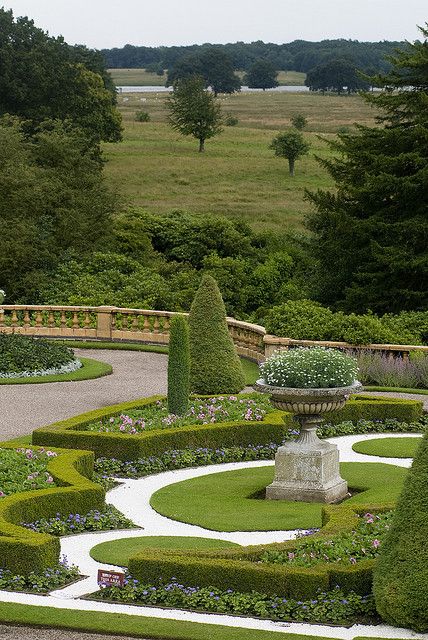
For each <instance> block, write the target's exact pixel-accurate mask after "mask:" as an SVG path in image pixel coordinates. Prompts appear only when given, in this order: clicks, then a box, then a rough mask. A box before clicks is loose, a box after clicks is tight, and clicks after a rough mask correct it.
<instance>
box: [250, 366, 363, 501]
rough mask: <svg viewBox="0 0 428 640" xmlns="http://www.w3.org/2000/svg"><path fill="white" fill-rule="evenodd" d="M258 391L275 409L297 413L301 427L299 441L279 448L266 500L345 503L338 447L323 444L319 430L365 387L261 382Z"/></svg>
mask: <svg viewBox="0 0 428 640" xmlns="http://www.w3.org/2000/svg"><path fill="white" fill-rule="evenodd" d="M254 388H255V389H256V391H260V392H262V393H267V394H269V395H270V397H271V402H272V404H273V406H274V407H276V408H277V409H280V410H282V411H288V412H290V413H293V414H294V420H296V421H297V422H298V423H299V424H300V435H299V437H298V439H297V440H296V441H292V442H286V443H285V444H284V445H283V446H281V447H279V448H278V451H277V453H276V456H275V477H274V481H273V483H272V484H271V485H269V486H268V487H266V498H267V499H270V500H291V501H301V502H323V503H332V502H339V501H340V500H343V498H345V497H346V495H347V493H348V485H347V483H346V481H345V480H344V479H343V478H341V476H340V471H339V451H338V449H337V446H336V445H334V444H330V443H328V442H326V441H325V440H320V439H319V438H318V436H317V434H316V430H317V428H318V426H319V425H320V423H321V421H322V420H323V418H322V416H323V414H325V413H328V412H329V411H335V410H337V409H341V408H342V407H343V406H344V405H345V403H346V401H347V400H348V398H349V396H350V395H351V394H353V393H358V392H359V391H360V390H361V388H362V387H361V384H360V383H359V382H358V381H356V380H354V381H353V382H352V383H351V384H349V385H348V386H342V387H326V388H312V387H307V388H298V387H286V386H284V387H281V386H274V385H271V384H267V383H266V382H265V380H264V379H263V378H261V379H260V380H257V382H256V383H255V385H254Z"/></svg>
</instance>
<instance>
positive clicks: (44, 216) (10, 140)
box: [0, 119, 116, 304]
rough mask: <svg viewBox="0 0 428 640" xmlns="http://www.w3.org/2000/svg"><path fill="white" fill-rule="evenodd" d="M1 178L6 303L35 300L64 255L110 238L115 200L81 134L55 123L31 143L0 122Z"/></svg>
mask: <svg viewBox="0 0 428 640" xmlns="http://www.w3.org/2000/svg"><path fill="white" fill-rule="evenodd" d="M0 184H1V189H0V209H1V211H2V217H1V220H0V273H1V284H2V285H3V288H5V289H6V288H7V293H8V302H9V303H10V304H13V303H14V302H17V301H21V302H31V303H35V302H37V301H38V299H39V298H40V290H41V289H42V288H43V286H44V285H46V284H47V282H48V281H49V279H50V275H51V274H52V272H53V270H54V269H55V268H56V267H57V265H58V264H59V262H60V261H61V260H63V259H64V257H65V256H67V255H75V256H77V257H79V258H81V257H82V256H84V255H85V254H87V253H89V252H90V251H93V250H94V249H96V248H99V247H100V246H102V245H103V244H104V242H106V241H107V239H108V238H109V237H110V229H111V214H112V211H113V209H114V207H115V202H116V199H115V197H114V196H113V195H112V194H111V193H110V192H109V191H107V189H106V187H105V185H104V181H103V177H102V167H101V163H100V157H99V155H98V154H97V153H96V152H94V149H93V147H91V146H90V145H88V141H87V139H86V138H85V136H84V134H83V133H82V132H79V131H77V130H76V129H73V128H69V127H68V126H67V125H62V124H61V123H59V122H47V123H44V126H43V127H40V129H39V130H38V132H37V134H36V135H35V136H33V138H31V139H30V141H29V140H28V139H26V138H25V137H24V135H23V133H22V131H21V127H20V125H19V124H18V123H17V122H16V121H13V120H10V119H8V120H3V121H0Z"/></svg>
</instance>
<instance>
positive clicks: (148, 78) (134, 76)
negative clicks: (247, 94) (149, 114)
mask: <svg viewBox="0 0 428 640" xmlns="http://www.w3.org/2000/svg"><path fill="white" fill-rule="evenodd" d="M109 72H110V74H111V76H112V78H113V80H114V83H115V84H116V85H118V86H123V85H124V86H128V87H138V86H140V87H147V86H152V87H153V86H158V87H164V86H165V82H166V73H165V74H164V75H163V76H158V75H157V74H156V73H148V72H147V71H146V70H145V69H109ZM238 75H239V76H240V77H241V78H242V76H243V75H244V73H243V72H238ZM305 77H306V74H305V73H300V72H299V71H279V73H278V78H277V80H278V82H279V84H285V85H298V86H301V85H303V84H305Z"/></svg>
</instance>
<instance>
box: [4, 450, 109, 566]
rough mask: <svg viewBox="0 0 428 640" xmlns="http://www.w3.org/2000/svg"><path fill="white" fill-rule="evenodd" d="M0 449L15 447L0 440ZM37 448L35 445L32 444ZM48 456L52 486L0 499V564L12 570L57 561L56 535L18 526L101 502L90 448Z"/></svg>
mask: <svg viewBox="0 0 428 640" xmlns="http://www.w3.org/2000/svg"><path fill="white" fill-rule="evenodd" d="M0 448H1V449H16V448H18V447H17V445H16V444H11V443H9V442H1V443H0ZM31 448H34V449H37V447H32V446H31ZM56 452H57V453H58V456H57V457H55V458H52V459H51V460H50V461H49V463H48V465H47V470H48V471H49V473H50V474H51V475H52V477H53V478H54V480H55V482H56V484H57V485H58V486H56V487H49V488H48V489H39V490H35V491H25V492H20V493H15V494H12V495H10V496H6V497H5V498H2V499H1V501H0V567H1V568H3V569H9V570H10V571H12V572H13V573H15V574H20V575H26V574H28V573H30V572H31V571H42V570H44V569H47V568H48V567H52V566H53V565H55V564H56V563H57V562H58V559H59V554H60V542H59V539H58V538H56V537H53V536H51V535H48V534H45V533H36V532H34V531H31V530H30V529H27V528H26V527H23V526H21V523H22V522H31V521H33V520H38V519H40V518H50V517H54V516H55V515H56V514H57V513H60V514H61V515H63V516H65V515H68V514H69V513H70V512H73V511H75V512H76V513H87V512H88V511H90V510H91V509H97V508H102V507H103V506H104V504H105V492H104V489H103V488H102V487H101V486H100V485H98V484H95V483H94V482H92V481H91V480H90V477H91V475H92V471H93V464H94V454H93V452H92V451H63V450H61V449H56Z"/></svg>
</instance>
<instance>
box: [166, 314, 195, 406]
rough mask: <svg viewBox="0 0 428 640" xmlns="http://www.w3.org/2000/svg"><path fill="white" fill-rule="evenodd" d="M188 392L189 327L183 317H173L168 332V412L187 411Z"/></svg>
mask: <svg viewBox="0 0 428 640" xmlns="http://www.w3.org/2000/svg"><path fill="white" fill-rule="evenodd" d="M189 391H190V345H189V325H188V322H187V319H186V318H185V316H174V317H173V318H172V320H171V325H170V330H169V353H168V411H169V412H170V413H173V414H174V415H178V416H181V415H183V414H184V413H185V412H186V411H187V406H188V402H189Z"/></svg>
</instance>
